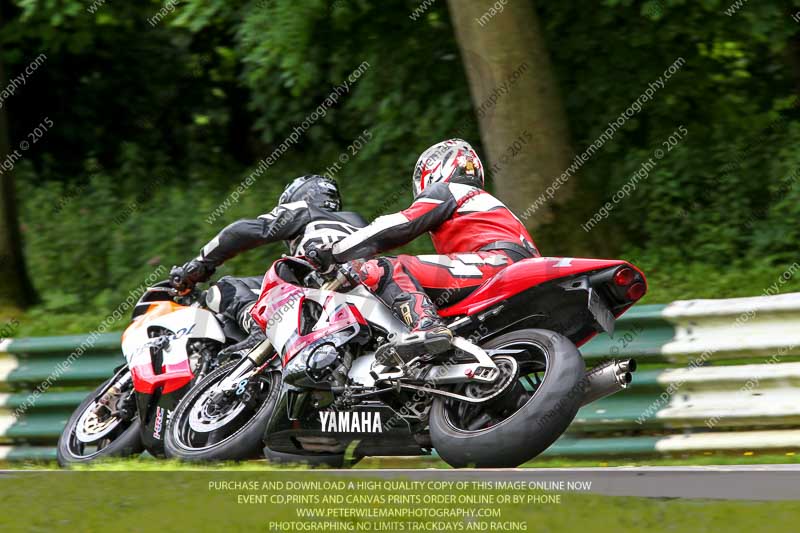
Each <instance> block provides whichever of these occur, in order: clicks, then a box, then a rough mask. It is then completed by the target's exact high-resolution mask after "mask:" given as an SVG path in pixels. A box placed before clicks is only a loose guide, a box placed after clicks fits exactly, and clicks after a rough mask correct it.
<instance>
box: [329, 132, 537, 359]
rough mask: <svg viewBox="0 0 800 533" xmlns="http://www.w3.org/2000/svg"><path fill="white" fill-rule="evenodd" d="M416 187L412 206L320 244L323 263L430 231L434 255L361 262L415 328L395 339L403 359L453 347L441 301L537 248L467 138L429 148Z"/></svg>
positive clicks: (369, 279) (367, 277)
mask: <svg viewBox="0 0 800 533" xmlns="http://www.w3.org/2000/svg"><path fill="white" fill-rule="evenodd" d="M413 187H414V202H413V203H412V204H411V206H410V207H409V208H408V209H405V210H403V211H400V212H399V213H394V214H391V215H386V216H382V217H379V218H377V219H375V220H374V221H373V222H372V223H371V224H369V225H368V226H366V227H364V228H362V229H359V230H358V231H356V232H355V233H353V234H351V235H348V236H347V237H345V238H344V239H342V240H341V241H339V242H338V243H336V244H334V245H332V246H331V247H327V248H324V249H320V250H319V251H320V252H321V254H320V263H322V264H323V265H326V264H328V263H333V262H336V263H345V262H348V261H353V260H358V259H365V258H371V257H373V256H375V255H377V254H379V253H381V252H385V251H387V250H391V249H393V248H397V247H399V246H402V245H404V244H406V243H408V242H410V241H412V240H413V239H415V238H416V237H418V236H420V235H422V234H423V233H425V232H430V235H431V238H432V240H433V246H434V248H435V249H436V252H437V254H436V255H419V256H411V255H398V256H396V257H381V258H377V259H371V260H369V261H367V262H366V263H364V264H363V265H362V266H361V268H360V274H361V278H362V281H363V282H364V283H365V285H367V287H369V288H370V289H371V290H372V291H373V292H374V293H375V294H376V295H377V296H378V297H379V298H380V299H381V300H382V301H383V302H384V303H386V304H387V305H388V306H390V307H391V308H392V310H393V311H394V313H395V314H396V315H397V316H398V318H400V319H401V320H403V321H404V322H405V323H406V325H408V327H409V328H410V329H411V333H409V334H407V335H405V336H404V337H403V338H401V339H400V340H399V341H398V342H397V345H396V349H397V352H398V354H399V355H400V356H401V357H403V358H405V359H409V358H411V357H415V356H419V355H422V354H424V353H428V354H436V353H441V352H444V351H447V350H448V349H449V348H450V345H451V342H452V338H453V334H452V332H451V331H450V329H448V328H447V327H446V326H445V324H444V322H443V321H442V319H441V317H440V316H439V314H438V311H437V308H438V307H442V306H446V305H451V304H453V303H455V302H456V301H458V300H460V299H463V298H464V297H465V296H467V295H468V294H469V293H470V292H472V291H473V290H475V289H476V288H477V287H478V286H479V285H480V284H481V283H483V282H484V281H485V280H487V279H488V278H490V277H492V276H494V275H495V274H497V273H498V272H499V271H500V270H502V269H503V268H505V267H507V266H508V265H510V264H511V263H513V262H515V261H520V260H522V259H526V258H530V257H538V256H539V252H538V251H537V249H536V247H535V245H534V243H533V239H532V238H531V236H530V235H529V234H528V231H527V230H526V229H525V226H524V225H523V224H522V222H520V220H519V219H518V218H517V217H516V216H515V215H514V214H513V213H512V212H511V210H509V209H508V207H506V206H505V205H504V204H503V203H502V202H501V201H500V200H498V199H497V198H495V197H494V196H492V195H491V194H489V193H488V192H486V191H485V190H483V187H484V174H483V165H482V163H481V160H480V159H479V158H478V155H477V154H476V153H475V150H474V149H473V148H472V146H470V145H469V143H467V142H466V141H463V140H461V139H449V140H446V141H443V142H440V143H438V144H435V145H434V146H431V147H430V148H428V149H427V150H426V151H425V152H423V154H422V155H421V156H420V157H419V159H418V160H417V163H416V166H415V168H414V175H413ZM434 300H435V303H434Z"/></svg>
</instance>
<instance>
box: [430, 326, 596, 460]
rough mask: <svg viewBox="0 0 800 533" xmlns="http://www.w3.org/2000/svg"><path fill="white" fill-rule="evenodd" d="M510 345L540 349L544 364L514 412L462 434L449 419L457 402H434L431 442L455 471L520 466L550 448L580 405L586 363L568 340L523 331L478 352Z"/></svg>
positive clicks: (440, 400)
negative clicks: (469, 467) (528, 391)
mask: <svg viewBox="0 0 800 533" xmlns="http://www.w3.org/2000/svg"><path fill="white" fill-rule="evenodd" d="M511 346H530V347H531V350H533V349H534V348H535V349H538V350H540V351H541V354H542V356H543V358H544V360H545V362H546V369H545V370H544V377H543V378H542V379H541V382H540V383H537V385H538V387H537V388H535V392H534V393H533V395H532V396H530V397H529V398H528V399H527V401H526V402H525V403H524V405H522V406H521V407H519V408H518V410H516V411H515V412H513V414H511V415H510V416H508V417H507V418H505V419H503V420H501V421H498V422H496V423H493V424H491V425H489V427H485V428H481V429H477V430H465V429H463V428H461V427H459V426H458V424H457V423H454V422H453V421H452V420H451V418H453V419H455V418H456V417H457V415H456V414H455V411H454V410H455V409H456V408H457V407H456V406H455V403H461V402H457V401H455V400H448V399H445V398H441V397H438V398H436V399H435V400H434V402H433V406H432V408H431V416H430V433H431V441H432V443H433V446H434V448H435V449H436V451H437V452H438V454H439V456H440V457H441V458H442V459H443V460H444V461H446V462H447V463H448V464H449V465H451V466H453V467H455V468H463V467H468V466H475V467H478V468H509V467H516V466H519V465H521V464H522V463H524V462H526V461H529V460H531V459H532V458H534V457H536V456H537V455H539V454H540V453H542V452H543V451H544V450H546V449H547V448H548V447H549V446H550V445H551V444H553V442H555V440H556V439H558V437H560V436H561V434H562V433H564V431H565V430H566V429H567V427H568V426H569V425H570V423H572V420H573V419H574V418H575V415H576V413H577V412H578V409H579V408H580V406H581V400H582V399H583V396H584V382H583V379H584V376H585V365H584V362H583V358H582V357H581V355H580V353H579V352H578V349H577V348H576V347H575V345H574V344H573V343H572V342H571V341H570V340H569V339H567V338H566V337H564V336H563V335H560V334H558V333H555V332H552V331H548V330H542V329H524V330H519V331H514V332H511V333H507V334H505V335H501V336H499V337H497V338H495V339H492V340H490V341H489V342H487V343H486V344H485V345H483V346H482V348H484V349H497V348H500V347H509V348H510V347H511ZM540 357H541V356H540ZM537 378H538V375H537Z"/></svg>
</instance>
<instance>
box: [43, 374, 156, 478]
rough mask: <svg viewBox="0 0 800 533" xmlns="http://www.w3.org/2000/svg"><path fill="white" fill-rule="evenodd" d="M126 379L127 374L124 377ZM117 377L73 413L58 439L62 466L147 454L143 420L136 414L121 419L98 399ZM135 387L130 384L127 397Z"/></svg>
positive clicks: (125, 392) (58, 455) (92, 394)
mask: <svg viewBox="0 0 800 533" xmlns="http://www.w3.org/2000/svg"><path fill="white" fill-rule="evenodd" d="M124 376H125V375H124V374H123V376H122V377H124ZM115 377H116V376H115ZM115 377H111V378H109V379H108V380H106V381H105V382H104V383H103V384H102V385H100V386H99V387H97V388H96V389H95V390H94V391H92V393H91V394H90V395H89V396H87V397H86V399H85V400H83V402H82V403H81V404H80V405H79V406H78V408H77V409H75V411H74V412H73V413H72V416H71V417H70V418H69V420H68V421H67V424H66V426H64V430H63V431H62V432H61V436H60V437H59V439H58V448H57V451H56V457H57V459H58V464H59V465H61V466H69V465H72V464H79V463H88V462H91V461H96V460H98V459H108V458H111V457H130V456H133V455H139V454H140V453H142V450H144V446H143V444H142V439H141V436H140V433H139V432H140V428H141V424H140V422H139V417H138V416H136V414H134V415H133V417H132V418H131V419H124V418H121V417H119V416H117V415H113V414H112V413H111V412H110V410H109V409H108V408H107V407H106V406H105V405H103V404H102V403H100V402H97V401H95V396H97V395H98V394H100V393H101V392H102V391H103V390H104V389H106V388H107V387H108V386H109V385H110V384H111V383H112V381H113V380H114V378H115ZM132 386H133V385H132V384H130V383H129V385H128V387H127V388H125V389H123V393H124V394H128V393H130V392H131V391H130V387H132ZM94 437H96V438H94Z"/></svg>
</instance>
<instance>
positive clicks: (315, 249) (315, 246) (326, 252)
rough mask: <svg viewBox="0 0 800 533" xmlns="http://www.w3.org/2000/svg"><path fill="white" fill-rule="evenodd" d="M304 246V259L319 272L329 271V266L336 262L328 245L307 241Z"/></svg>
mask: <svg viewBox="0 0 800 533" xmlns="http://www.w3.org/2000/svg"><path fill="white" fill-rule="evenodd" d="M304 246H305V249H306V259H307V260H308V262H309V263H311V264H312V265H314V268H316V269H317V270H319V271H320V272H329V271H330V269H331V267H332V266H333V265H334V264H336V260H335V259H334V258H333V250H332V249H331V247H330V246H324V245H322V244H319V243H316V242H309V243H306V244H305V245H304Z"/></svg>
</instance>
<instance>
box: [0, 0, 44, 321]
mask: <svg viewBox="0 0 800 533" xmlns="http://www.w3.org/2000/svg"><path fill="white" fill-rule="evenodd" d="M2 26H3V13H2V6H0V28H1V27H2ZM7 86H8V80H7V79H6V74H5V69H4V65H3V55H2V48H0V90H2V89H4V88H5V87H7ZM13 98H14V97H13V96H11V97H10V98H9V99H8V100H11V99H13ZM8 100H6V101H4V102H3V107H2V108H0V303H3V304H7V305H8V304H10V305H13V306H16V307H27V306H28V305H30V304H32V303H34V301H35V300H36V293H35V292H34V290H33V286H32V285H31V282H30V279H29V278H28V273H27V271H26V269H25V258H24V256H23V254H22V239H21V238H20V232H19V225H18V223H17V201H16V194H15V191H14V169H13V167H14V165H15V164H16V163H18V161H19V159H21V157H22V154H21V153H20V151H19V150H18V149H17V150H13V149H12V148H11V146H10V144H9V132H8V116H7V114H6V110H7V105H8Z"/></svg>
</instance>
